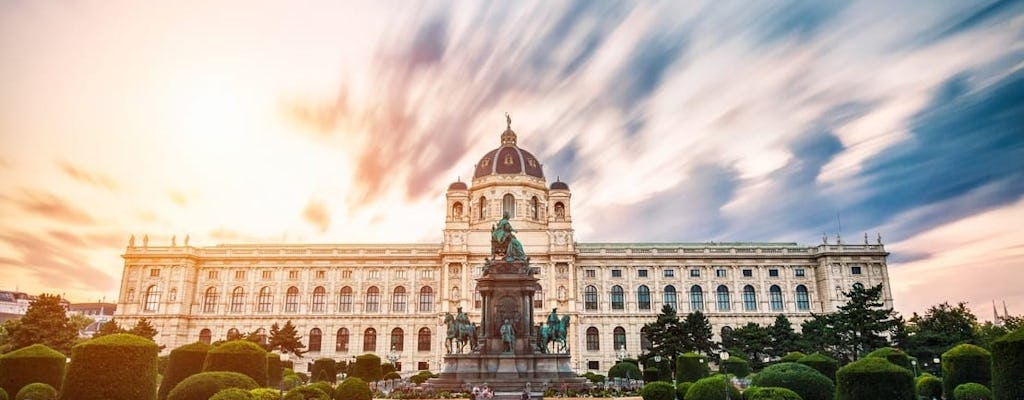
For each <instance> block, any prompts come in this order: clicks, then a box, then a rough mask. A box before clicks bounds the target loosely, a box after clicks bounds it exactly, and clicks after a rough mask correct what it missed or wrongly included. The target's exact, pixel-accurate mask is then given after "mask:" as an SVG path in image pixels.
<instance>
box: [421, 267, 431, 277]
mask: <svg viewBox="0 0 1024 400" xmlns="http://www.w3.org/2000/svg"><path fill="white" fill-rule="evenodd" d="M420 279H434V270H432V269H423V270H420Z"/></svg>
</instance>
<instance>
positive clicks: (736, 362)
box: [722, 357, 750, 378]
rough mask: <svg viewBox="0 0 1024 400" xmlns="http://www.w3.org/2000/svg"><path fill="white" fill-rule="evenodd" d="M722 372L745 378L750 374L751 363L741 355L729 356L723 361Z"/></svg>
mask: <svg viewBox="0 0 1024 400" xmlns="http://www.w3.org/2000/svg"><path fill="white" fill-rule="evenodd" d="M722 372H724V373H727V374H733V375H736V376H738V377H740V378H743V377H745V376H747V375H750V363H749V362H747V360H744V359H742V358H739V357H729V358H728V359H726V360H725V361H722Z"/></svg>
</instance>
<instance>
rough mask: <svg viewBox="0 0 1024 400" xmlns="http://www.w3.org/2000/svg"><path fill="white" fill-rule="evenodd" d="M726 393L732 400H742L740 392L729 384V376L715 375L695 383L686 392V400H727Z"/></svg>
mask: <svg viewBox="0 0 1024 400" xmlns="http://www.w3.org/2000/svg"><path fill="white" fill-rule="evenodd" d="M726 391H728V393H729V398H730V399H742V398H743V396H742V395H740V391H739V390H738V389H736V387H734V386H733V385H732V383H730V382H729V376H728V375H715V376H712V377H709V378H704V379H701V380H699V381H697V382H694V383H693V385H692V386H690V389H689V390H687V391H686V400H725V398H726V396H725V394H726Z"/></svg>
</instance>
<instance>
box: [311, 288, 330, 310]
mask: <svg viewBox="0 0 1024 400" xmlns="http://www.w3.org/2000/svg"><path fill="white" fill-rule="evenodd" d="M326 309H327V289H324V287H323V286H317V287H316V288H315V289H313V310H312V311H313V312H320V313H322V312H324V311H326Z"/></svg>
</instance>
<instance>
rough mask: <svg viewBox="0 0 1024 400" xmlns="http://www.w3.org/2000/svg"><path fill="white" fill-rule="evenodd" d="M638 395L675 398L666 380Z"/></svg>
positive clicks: (654, 399) (649, 399) (656, 399)
mask: <svg viewBox="0 0 1024 400" xmlns="http://www.w3.org/2000/svg"><path fill="white" fill-rule="evenodd" d="M640 397H643V399H644V400H673V399H675V398H676V389H675V388H674V387H672V384H671V383H668V382H660V381H659V382H652V383H648V384H646V385H644V387H643V389H640ZM339 400H348V399H339Z"/></svg>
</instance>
